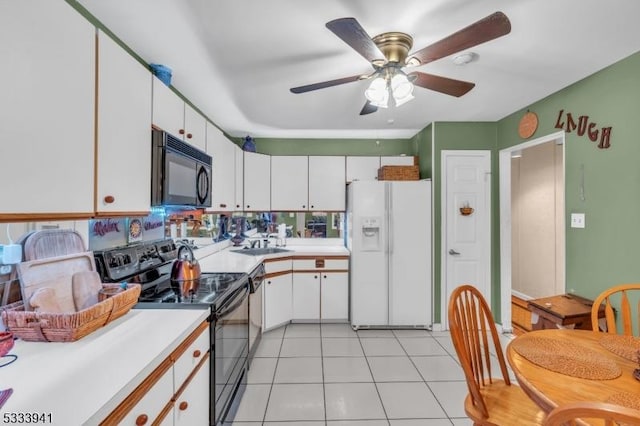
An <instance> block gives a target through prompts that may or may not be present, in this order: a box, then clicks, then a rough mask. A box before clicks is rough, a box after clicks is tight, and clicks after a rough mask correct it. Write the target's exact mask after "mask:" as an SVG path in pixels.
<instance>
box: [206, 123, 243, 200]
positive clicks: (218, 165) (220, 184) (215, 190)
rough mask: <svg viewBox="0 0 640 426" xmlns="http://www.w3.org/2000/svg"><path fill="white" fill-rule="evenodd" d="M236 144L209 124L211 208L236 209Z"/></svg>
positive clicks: (208, 146)
mask: <svg viewBox="0 0 640 426" xmlns="http://www.w3.org/2000/svg"><path fill="white" fill-rule="evenodd" d="M235 147H237V145H236V144H234V143H233V142H231V141H230V140H229V139H227V138H226V137H225V136H224V134H223V133H222V132H221V131H220V130H219V129H218V128H217V127H216V126H214V125H213V124H211V123H209V122H207V153H208V154H209V155H210V156H211V157H212V158H213V171H212V196H211V200H212V202H211V207H210V208H209V209H207V210H209V211H216V212H228V211H234V210H235V209H236V199H235V197H236V161H235V157H236V151H235Z"/></svg>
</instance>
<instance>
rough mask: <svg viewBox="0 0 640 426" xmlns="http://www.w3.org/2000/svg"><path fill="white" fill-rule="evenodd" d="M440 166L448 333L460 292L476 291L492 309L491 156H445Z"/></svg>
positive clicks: (463, 153) (461, 153)
mask: <svg viewBox="0 0 640 426" xmlns="http://www.w3.org/2000/svg"><path fill="white" fill-rule="evenodd" d="M441 163H442V172H441V173H442V283H443V285H442V288H444V289H445V291H443V292H442V294H443V300H442V319H443V321H442V325H443V327H444V329H447V330H448V329H449V322H448V318H447V314H448V312H447V309H448V303H449V297H450V296H451V293H452V292H453V290H454V289H455V288H456V287H458V286H460V285H462V284H470V285H473V286H474V287H476V288H478V289H479V290H480V291H481V293H482V295H483V296H484V297H485V299H486V300H487V302H488V303H489V304H491V281H490V276H491V275H490V274H491V265H490V261H491V152H490V151H442V162H441ZM463 207H470V208H471V209H472V211H471V212H470V213H468V212H463V211H461V210H460V209H461V208H463ZM467 213H468V214H467Z"/></svg>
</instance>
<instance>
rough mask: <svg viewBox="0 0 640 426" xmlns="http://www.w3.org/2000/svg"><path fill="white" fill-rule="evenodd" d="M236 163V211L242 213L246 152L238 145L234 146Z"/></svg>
mask: <svg viewBox="0 0 640 426" xmlns="http://www.w3.org/2000/svg"><path fill="white" fill-rule="evenodd" d="M233 151H234V153H235V161H236V196H235V200H236V208H235V210H236V211H242V206H243V205H244V151H243V150H242V148H240V147H239V146H238V145H236V144H233Z"/></svg>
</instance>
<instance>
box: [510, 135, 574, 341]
mask: <svg viewBox="0 0 640 426" xmlns="http://www.w3.org/2000/svg"><path fill="white" fill-rule="evenodd" d="M564 141H565V139H564V132H557V133H553V134H550V135H547V136H543V137H540V138H537V139H534V140H531V141H527V142H525V143H522V144H519V145H515V146H512V147H510V148H506V149H503V150H501V151H500V154H499V168H500V283H501V317H502V318H501V322H502V324H503V329H505V330H506V329H510V328H511V299H512V295H513V296H516V297H517V298H519V299H522V300H528V299H533V298H539V297H546V296H552V295H556V294H562V293H564V292H565V223H564V217H565V212H564V205H565V203H564V187H565V184H564V181H565V176H564V170H565V161H564V158H565V154H564V151H565V150H564Z"/></svg>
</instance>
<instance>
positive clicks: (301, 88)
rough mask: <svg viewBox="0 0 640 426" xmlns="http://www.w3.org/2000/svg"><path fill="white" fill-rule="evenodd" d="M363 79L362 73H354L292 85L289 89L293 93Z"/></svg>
mask: <svg viewBox="0 0 640 426" xmlns="http://www.w3.org/2000/svg"><path fill="white" fill-rule="evenodd" d="M361 79H362V75H360V74H358V75H352V76H351V77H344V78H338V79H336V80H328V81H323V82H320V83H313V84H307V85H306V86H299V87H292V88H291V89H289V90H290V91H291V92H292V93H305V92H310V91H312V90H318V89H324V88H327V87H333V86H338V85H340V84H346V83H352V82H354V81H358V80H361Z"/></svg>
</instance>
